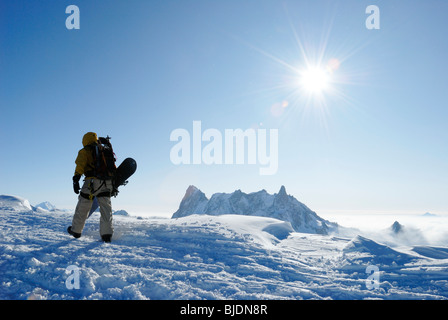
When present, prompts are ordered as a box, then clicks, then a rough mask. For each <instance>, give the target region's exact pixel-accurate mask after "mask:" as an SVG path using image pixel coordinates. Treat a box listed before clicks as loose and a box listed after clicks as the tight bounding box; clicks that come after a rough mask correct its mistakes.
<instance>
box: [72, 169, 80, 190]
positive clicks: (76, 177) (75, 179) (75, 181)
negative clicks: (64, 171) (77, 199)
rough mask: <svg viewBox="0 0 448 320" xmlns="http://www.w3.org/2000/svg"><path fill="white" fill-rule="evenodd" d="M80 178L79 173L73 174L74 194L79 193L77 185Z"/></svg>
mask: <svg viewBox="0 0 448 320" xmlns="http://www.w3.org/2000/svg"><path fill="white" fill-rule="evenodd" d="M80 179H81V175H79V174H75V175H74V176H73V191H75V193H76V194H79V190H80V189H81V188H80V187H79V180H80Z"/></svg>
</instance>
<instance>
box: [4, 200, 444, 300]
mask: <svg viewBox="0 0 448 320" xmlns="http://www.w3.org/2000/svg"><path fill="white" fill-rule="evenodd" d="M1 199H5V198H1ZM10 200H11V201H12V202H11V201H10V202H8V203H7V204H2V209H0V234H1V238H0V299H448V248H447V247H440V246H429V245H418V246H407V247H394V248H392V247H390V246H387V245H385V244H382V243H381V242H378V241H374V240H372V239H369V238H366V237H364V236H361V235H355V236H353V237H347V236H344V235H341V234H339V235H322V234H310V233H299V232H296V231H294V229H293V228H292V226H291V224H290V223H289V222H287V221H281V220H278V219H274V218H269V217H258V216H244V215H219V216H210V215H189V216H186V217H182V218H177V219H163V218H141V217H133V216H115V217H114V226H115V233H114V236H113V239H112V243H110V244H106V243H103V242H101V241H100V237H99V234H98V222H99V221H98V219H99V215H94V216H92V217H91V218H90V219H88V220H87V223H86V227H85V229H84V232H83V236H82V237H81V238H80V239H74V238H73V237H71V236H69V235H68V234H67V233H66V228H67V226H68V225H69V224H70V222H71V219H72V214H71V213H67V212H45V211H41V212H36V211H33V210H29V209H26V208H25V207H27V206H26V203H27V201H26V200H24V199H21V198H14V199H10ZM2 201H4V202H7V201H6V200H2ZM372 265H374V266H376V267H377V268H378V270H379V282H378V284H379V286H378V288H376V289H368V287H367V281H368V280H369V279H368V277H369V276H370V274H368V273H366V269H367V267H368V266H372ZM70 266H76V267H77V268H79V269H78V270H79V280H80V286H79V289H68V288H67V286H66V280H67V279H68V278H69V276H70V275H71V273H70V272H67V270H70V269H67V268H69V267H70Z"/></svg>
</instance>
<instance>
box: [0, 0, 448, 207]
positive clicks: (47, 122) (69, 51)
mask: <svg viewBox="0 0 448 320" xmlns="http://www.w3.org/2000/svg"><path fill="white" fill-rule="evenodd" d="M71 4H74V5H77V6H78V7H79V9H80V29H79V30H68V29H67V28H66V27H65V20H66V18H67V17H68V16H69V15H68V14H66V13H65V8H66V7H67V6H68V5H71ZM370 4H372V3H371V1H362V0H361V1H360V0H353V1H274V0H272V1H262V0H257V1H255V0H243V1H241V0H239V1H234V0H231V1H210V0H209V1H199V0H191V1H137V0H133V1H121V0H120V1H118V0H117V1H107V2H106V1H102V2H100V1H82V0H72V1H39V2H37V1H2V2H1V4H0V108H1V109H0V110H1V117H0V136H1V139H0V150H2V151H1V155H0V168H1V169H0V194H14V195H19V196H22V197H24V198H27V199H29V200H30V202H31V203H32V204H36V203H38V202H41V201H44V200H48V201H51V202H52V203H54V204H56V205H57V206H59V207H68V208H73V207H74V206H75V205H76V201H77V198H76V195H75V194H74V193H73V191H72V186H71V178H72V175H73V171H74V160H75V158H76V155H77V152H78V150H79V149H80V148H81V147H82V145H81V139H82V136H83V134H84V133H86V132H88V131H95V132H97V133H98V135H100V136H105V135H110V136H111V137H112V143H113V145H114V148H115V151H116V154H117V157H118V161H119V162H120V161H121V160H123V159H124V158H126V157H133V158H135V159H136V160H137V162H138V171H137V173H136V174H135V176H134V177H132V180H131V181H130V183H129V185H128V186H126V187H124V188H122V190H121V192H120V195H119V197H117V198H116V199H114V200H113V205H114V207H115V209H128V210H129V211H133V212H137V211H138V212H142V211H144V212H148V213H157V214H158V213H169V214H171V213H173V212H174V211H176V209H177V207H178V204H179V202H180V200H181V199H182V197H183V194H184V192H185V190H186V189H187V187H188V185H190V184H194V185H196V186H197V187H198V188H200V189H201V190H203V191H204V192H205V193H206V195H208V196H210V195H211V194H213V193H215V192H232V191H234V190H236V189H241V190H242V191H244V192H254V191H258V190H260V189H266V190H267V191H268V192H271V193H275V192H277V191H278V190H279V189H280V186H281V185H285V187H286V190H287V192H288V193H289V194H292V195H294V196H295V197H296V198H298V199H299V200H300V201H302V202H304V203H305V204H307V205H308V206H309V207H310V208H311V209H313V210H315V211H316V212H318V213H319V212H324V211H333V210H335V211H342V212H351V211H358V212H363V211H369V212H372V211H373V212H385V211H388V212H412V213H420V212H421V213H424V212H426V211H431V212H436V213H446V212H447V210H448V197H447V196H446V195H447V191H448V150H447V141H448V130H447V129H446V121H447V119H448V111H447V105H446V101H447V90H446V88H447V84H448V83H447V82H448V77H447V72H448V64H447V63H446V57H447V56H448V43H447V42H446V41H445V40H444V39H446V35H445V33H446V24H445V22H446V17H445V12H447V9H448V3H446V1H442V0H440V1H437V0H432V1H403V0H392V1H375V4H376V5H377V6H378V7H379V9H380V19H381V20H380V21H381V27H380V29H379V30H368V29H367V28H366V27H365V20H366V18H367V17H368V15H367V14H366V13H365V9H366V7H367V6H368V5H370ZM306 61H308V62H309V63H314V64H318V63H320V64H327V63H328V62H329V61H337V62H338V68H337V70H334V73H332V75H331V76H332V83H331V88H332V90H328V91H326V92H323V93H322V95H319V96H313V97H311V98H308V95H307V93H306V92H303V90H302V89H303V88H300V87H299V85H298V83H299V81H298V79H299V73H298V72H297V70H300V69H303V68H305V67H306ZM285 102H286V104H287V107H286V108H284V110H283V109H282V111H283V112H282V114H280V115H279V114H273V113H272V112H271V110H272V108H274V107H273V106H275V105H278V104H284V103H285ZM195 120H198V121H201V123H202V127H203V129H204V130H205V129H207V128H215V129H217V130H220V131H222V132H224V130H225V129H236V128H241V129H243V130H245V129H247V128H251V127H254V126H257V127H259V128H263V129H278V132H279V153H278V158H279V167H278V171H277V173H276V174H275V175H272V176H260V175H259V174H258V169H259V166H258V165H248V164H246V165H178V166H176V165H174V164H173V163H172V162H171V161H170V150H171V148H172V147H173V146H174V144H175V143H173V142H171V141H170V139H169V137H170V133H171V132H172V131H173V130H175V129H177V128H185V129H186V130H189V131H190V132H192V123H193V121H195Z"/></svg>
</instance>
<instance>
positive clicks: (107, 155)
mask: <svg viewBox="0 0 448 320" xmlns="http://www.w3.org/2000/svg"><path fill="white" fill-rule="evenodd" d="M92 149H93V161H94V177H96V178H97V179H100V180H111V179H113V178H114V176H115V172H116V171H117V166H116V165H115V161H116V158H115V153H114V150H113V149H112V144H111V143H110V137H109V136H107V137H106V138H98V143H96V144H95V145H94V147H93V148H92Z"/></svg>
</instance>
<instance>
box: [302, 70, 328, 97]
mask: <svg viewBox="0 0 448 320" xmlns="http://www.w3.org/2000/svg"><path fill="white" fill-rule="evenodd" d="M330 82H331V78H330V73H329V72H328V71H327V70H326V69H324V68H322V67H319V66H308V67H307V69H305V70H304V71H302V72H300V73H299V86H300V88H301V89H303V90H305V91H306V92H307V93H308V94H310V95H314V94H322V93H324V92H325V91H326V90H327V89H328V88H329V86H330Z"/></svg>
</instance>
